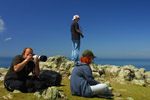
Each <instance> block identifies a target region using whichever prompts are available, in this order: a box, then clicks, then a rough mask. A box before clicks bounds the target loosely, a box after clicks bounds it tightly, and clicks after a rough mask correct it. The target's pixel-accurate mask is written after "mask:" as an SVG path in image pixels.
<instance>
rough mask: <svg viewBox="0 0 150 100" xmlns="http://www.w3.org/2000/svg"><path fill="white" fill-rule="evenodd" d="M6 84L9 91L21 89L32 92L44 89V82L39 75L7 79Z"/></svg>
mask: <svg viewBox="0 0 150 100" xmlns="http://www.w3.org/2000/svg"><path fill="white" fill-rule="evenodd" d="M4 86H5V88H6V89H7V90H8V91H13V90H20V91H21V92H25V93H31V92H35V91H38V90H40V89H42V84H41V82H40V81H39V79H38V78H37V77H28V78H27V79H26V80H24V81H22V80H7V81H5V82H4Z"/></svg>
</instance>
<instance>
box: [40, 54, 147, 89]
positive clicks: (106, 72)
mask: <svg viewBox="0 0 150 100" xmlns="http://www.w3.org/2000/svg"><path fill="white" fill-rule="evenodd" d="M90 66H91V69H92V72H93V76H94V77H95V78H98V79H100V80H103V81H104V82H105V81H107V80H106V79H111V80H113V81H117V82H119V83H122V84H126V83H131V84H137V85H141V86H150V72H146V70H145V69H144V68H140V69H138V68H136V67H135V66H132V65H125V66H115V65H95V64H91V65H90ZM73 67H74V62H72V61H69V60H67V58H66V57H64V56H55V57H49V58H48V60H47V61H46V62H41V63H40V68H41V69H47V70H53V71H57V72H59V73H61V74H62V75H67V76H68V77H69V76H70V75H71V73H72V69H73Z"/></svg>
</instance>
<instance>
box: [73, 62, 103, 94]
mask: <svg viewBox="0 0 150 100" xmlns="http://www.w3.org/2000/svg"><path fill="white" fill-rule="evenodd" d="M99 83H100V82H97V81H95V80H94V77H93V76H92V70H91V68H90V66H89V65H88V64H78V65H76V66H75V67H74V69H73V71H72V74H71V79H70V88H71V93H72V95H78V96H83V97H92V91H91V88H90V86H92V85H96V84H99Z"/></svg>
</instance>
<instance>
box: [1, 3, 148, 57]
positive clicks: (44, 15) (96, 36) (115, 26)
mask: <svg viewBox="0 0 150 100" xmlns="http://www.w3.org/2000/svg"><path fill="white" fill-rule="evenodd" d="M75 14H78V15H79V16H80V21H79V24H80V25H81V26H82V31H83V34H84V38H83V39H82V40H81V50H80V54H81V53H82V52H83V51H84V50H86V49H90V50H92V51H93V52H94V54H95V55H96V56H97V57H99V58H150V1H149V0H76V1H74V0H1V1H0V56H15V55H17V54H21V53H22V50H23V49H24V48H25V47H31V48H33V50H34V53H36V54H38V55H42V54H43V55H47V56H56V55H64V56H66V57H70V55H71V49H72V41H71V33H70V25H71V23H72V17H73V15H75Z"/></svg>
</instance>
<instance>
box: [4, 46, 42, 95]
mask: <svg viewBox="0 0 150 100" xmlns="http://www.w3.org/2000/svg"><path fill="white" fill-rule="evenodd" d="M30 72H32V75H31V76H29V73H30ZM39 74H40V69H39V59H38V58H34V59H33V50H32V49H31V48H25V49H24V50H23V53H22V55H17V56H15V57H14V59H13V61H12V63H11V65H10V68H9V70H8V72H7V74H6V76H5V78H4V86H5V88H6V89H7V90H9V91H13V90H19V91H21V92H35V91H37V90H39V89H41V88H42V85H41V83H40V81H39V79H38V77H37V76H39Z"/></svg>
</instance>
